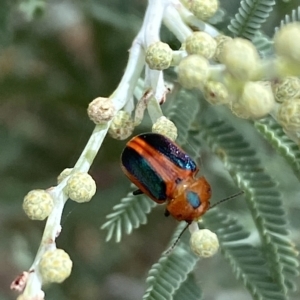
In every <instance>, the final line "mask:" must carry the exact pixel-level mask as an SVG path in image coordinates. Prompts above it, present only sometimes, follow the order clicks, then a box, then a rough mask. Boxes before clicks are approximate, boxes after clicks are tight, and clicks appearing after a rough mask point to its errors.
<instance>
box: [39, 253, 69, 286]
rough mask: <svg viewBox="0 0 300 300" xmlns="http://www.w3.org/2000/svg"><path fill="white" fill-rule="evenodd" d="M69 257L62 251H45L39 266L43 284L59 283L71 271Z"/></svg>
mask: <svg viewBox="0 0 300 300" xmlns="http://www.w3.org/2000/svg"><path fill="white" fill-rule="evenodd" d="M72 265H73V263H72V261H71V259H70V256H69V255H68V254H67V253H66V252H65V251H64V250H62V249H54V250H49V251H46V252H45V253H44V254H43V256H42V258H41V260H40V264H39V269H40V273H41V275H42V278H43V280H44V281H45V282H57V283H61V282H63V281H64V280H65V279H67V278H68V277H69V276H70V274H71V271H72Z"/></svg>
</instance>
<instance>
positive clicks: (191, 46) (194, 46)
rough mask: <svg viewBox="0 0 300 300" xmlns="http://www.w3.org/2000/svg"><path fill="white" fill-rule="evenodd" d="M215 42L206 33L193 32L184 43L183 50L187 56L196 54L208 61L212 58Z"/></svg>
mask: <svg viewBox="0 0 300 300" xmlns="http://www.w3.org/2000/svg"><path fill="white" fill-rule="evenodd" d="M216 48H217V42H216V41H215V40H214V39H213V38H212V37H211V36H210V35H209V34H207V33H206V32H203V31H196V32H193V33H192V34H191V35H190V36H189V37H188V38H187V39H186V41H185V49H186V52H187V53H188V54H198V55H202V56H203V57H205V58H207V59H210V58H212V57H213V56H214V54H215V52H216Z"/></svg>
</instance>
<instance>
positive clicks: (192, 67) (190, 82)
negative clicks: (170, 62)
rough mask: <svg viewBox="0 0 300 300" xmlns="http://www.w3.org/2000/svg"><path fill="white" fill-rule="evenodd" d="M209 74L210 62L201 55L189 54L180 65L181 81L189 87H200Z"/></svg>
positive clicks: (179, 75) (179, 78)
mask: <svg viewBox="0 0 300 300" xmlns="http://www.w3.org/2000/svg"><path fill="white" fill-rule="evenodd" d="M209 75H210V69H209V63H208V61H207V60H206V59H205V58H204V57H202V56H200V55H196V54H192V55H189V56H187V57H185V58H184V59H183V60H182V61H181V62H180V64H179V66H178V80H179V83H180V84H181V85H182V86H183V87H185V88H187V89H192V88H196V87H200V85H202V84H203V83H204V82H205V81H206V80H207V78H208V77H209Z"/></svg>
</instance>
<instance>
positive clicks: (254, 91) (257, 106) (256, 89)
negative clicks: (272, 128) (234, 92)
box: [239, 81, 275, 118]
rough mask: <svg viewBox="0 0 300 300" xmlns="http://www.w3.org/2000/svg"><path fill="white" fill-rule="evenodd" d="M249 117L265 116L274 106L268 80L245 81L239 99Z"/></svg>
mask: <svg viewBox="0 0 300 300" xmlns="http://www.w3.org/2000/svg"><path fill="white" fill-rule="evenodd" d="M239 103H240V104H241V106H242V108H244V110H245V111H246V113H248V114H249V117H250V118H261V117H264V116H266V115H267V114H268V113H270V112H271V110H272V109H273V108H274V105H275V100H274V96H273V92H272V89H271V85H270V83H269V82H262V81H257V82H251V81H249V82H247V83H246V84H245V86H244V90H243V93H242V95H241V98H240V99H239Z"/></svg>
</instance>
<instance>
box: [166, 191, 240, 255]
mask: <svg viewBox="0 0 300 300" xmlns="http://www.w3.org/2000/svg"><path fill="white" fill-rule="evenodd" d="M244 193H245V192H244V191H240V192H238V193H236V194H233V195H231V196H229V197H227V198H224V199H222V200H220V201H218V202H217V203H214V204H213V205H211V206H210V207H209V209H212V208H213V207H215V206H217V205H219V204H221V203H223V202H226V201H228V200H231V199H233V198H236V197H238V196H240V195H242V194H244ZM190 225H191V224H190V223H187V224H186V226H185V227H184V228H183V229H182V231H181V232H180V233H179V235H178V237H177V239H176V240H175V242H174V243H173V244H172V246H171V247H170V248H169V249H167V250H166V251H165V252H164V254H165V255H169V254H170V253H171V252H172V251H173V250H174V248H175V247H176V245H177V244H178V242H179V240H180V238H181V237H182V235H183V234H184V232H185V231H186V230H187V229H188V227H189V226H190Z"/></svg>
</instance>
